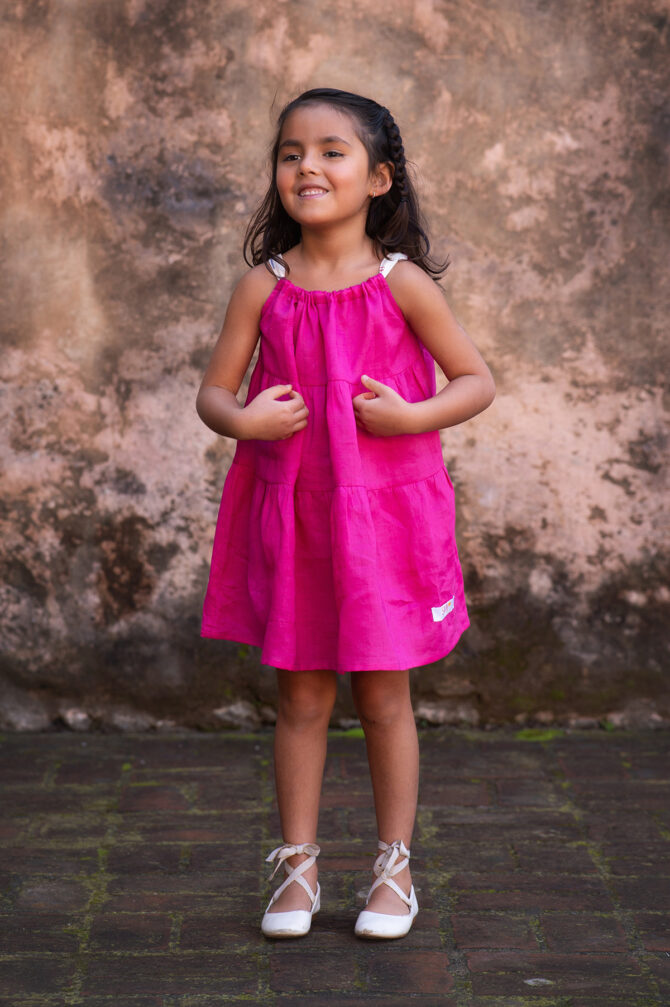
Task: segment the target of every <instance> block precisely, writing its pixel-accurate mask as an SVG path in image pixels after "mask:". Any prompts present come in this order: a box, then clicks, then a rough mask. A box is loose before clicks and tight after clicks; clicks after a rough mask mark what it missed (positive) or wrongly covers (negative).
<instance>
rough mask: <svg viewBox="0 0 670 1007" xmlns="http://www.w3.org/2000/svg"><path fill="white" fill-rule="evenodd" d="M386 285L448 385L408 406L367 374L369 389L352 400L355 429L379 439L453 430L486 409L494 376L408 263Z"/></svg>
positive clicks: (434, 289)
mask: <svg viewBox="0 0 670 1007" xmlns="http://www.w3.org/2000/svg"><path fill="white" fill-rule="evenodd" d="M389 287H390V288H391V292H392V293H393V296H394V298H395V300H396V301H397V303H398V306H399V308H400V310H401V311H402V313H403V314H404V316H405V318H406V319H407V322H408V324H409V325H410V327H411V329H412V331H413V332H415V333H416V335H417V336H418V338H419V339H420V340H421V342H422V343H423V345H424V346H425V347H426V348H427V350H428V352H429V353H430V354H431V355H432V357H433V358H434V359H435V360H436V361H437V363H438V364H439V365H440V367H441V368H442V370H443V371H444V374H445V376H446V378H447V379H448V381H449V384H448V385H447V386H446V388H443V389H442V390H441V391H439V392H438V393H437V394H436V395H434V396H432V397H431V398H429V399H426V400H425V401H424V402H406V401H405V399H403V398H402V397H401V396H400V395H398V394H397V392H395V391H394V390H393V389H392V388H389V387H388V386H387V385H383V384H381V383H380V382H379V381H376V380H375V379H374V375H370V376H367V375H366V376H364V377H363V378H362V381H363V384H364V385H365V386H366V387H367V388H369V389H370V391H368V392H364V393H363V394H362V395H357V396H356V398H355V399H354V412H355V414H356V420H357V422H358V424H359V426H362V427H363V428H364V429H365V430H367V431H368V432H369V433H372V434H377V435H379V436H384V435H386V436H388V435H390V434H400V433H415V434H416V433H424V432H425V431H428V430H441V429H443V428H444V427H452V426H456V425H457V424H458V423H463V422H464V421H465V420H468V419H470V418H471V417H472V416H476V415H477V413H480V412H482V411H483V410H484V409H486V408H487V406H489V405H490V404H491V402H492V401H493V399H494V396H495V384H494V381H493V377H492V376H491V372H490V371H489V369H488V367H487V366H486V364H485V363H484V360H483V359H482V357H481V355H480V353H479V351H478V350H477V348H476V347H475V345H474V344H473V343H472V341H471V340H470V338H469V336H468V335H467V333H466V331H465V329H463V327H462V326H461V325H459V323H458V322H457V321H456V319H455V318H454V316H453V314H452V312H451V310H450V308H449V305H448V304H447V302H446V300H445V298H444V295H443V294H442V291H441V290H440V289H439V287H438V286H437V285H436V284H435V283H434V281H433V280H431V279H430V277H429V276H428V275H427V274H426V273H424V272H423V270H422V269H420V268H419V267H418V266H416V265H414V264H413V263H410V262H399V263H398V264H397V265H396V266H395V267H394V269H393V271H392V272H391V273H390V274H389ZM371 379H372V380H371Z"/></svg>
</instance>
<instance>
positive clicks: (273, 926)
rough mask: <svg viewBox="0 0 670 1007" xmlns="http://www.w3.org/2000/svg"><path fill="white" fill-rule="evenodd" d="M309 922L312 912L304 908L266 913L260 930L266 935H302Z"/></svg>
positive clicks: (309, 924) (307, 929)
mask: <svg viewBox="0 0 670 1007" xmlns="http://www.w3.org/2000/svg"><path fill="white" fill-rule="evenodd" d="M311 924H312V914H311V913H310V912H307V910H306V909H296V910H294V911H293V912H291V913H266V914H265V916H264V917H263V920H262V922H261V930H262V932H263V933H264V934H265V936H266V937H304V936H305V934H308V933H309V928H310V926H311Z"/></svg>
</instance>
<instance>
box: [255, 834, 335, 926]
mask: <svg viewBox="0 0 670 1007" xmlns="http://www.w3.org/2000/svg"><path fill="white" fill-rule="evenodd" d="M320 852H321V849H320V848H319V847H318V846H317V845H316V843H298V844H296V845H294V846H292V845H291V844H289V843H284V845H283V846H278V847H277V849H276V850H273V851H272V853H271V854H270V856H269V857H266V860H267V862H268V863H272V861H273V860H276V861H277V863H276V865H275V869H274V871H273V872H272V874H271V875H270V880H272V878H274V876H275V874H276V873H277V871H278V870H279V868H280V867H281V865H282V864H283V865H284V870H285V871H286V874H287V878H286V880H285V881H284V882H283V884H281V885H280V886H279V888H278V889H277V891H276V892H275V893H274V895H273V896H272V898H271V899H270V901H269V902H268V907H267V909H266V910H265V915H264V916H263V919H262V921H261V931H262V932H263V933H264V934H265V936H266V937H304V936H305V934H308V933H309V930H310V927H311V925H312V917H313V916H314V913H318V911H319V909H320V908H321V887H320V885H319V884H318V883H317V886H316V892H313V891H312V889H311V888H310V886H309V883H308V882H307V881H306V880H305V879H304V878H303V877H302V875H303V874H304V873H305V871H307V870H309V868H310V867H311V866H312V864H314V863H316V858H317V857H318V855H319V853H320ZM296 853H307V854H309V856H308V858H307V860H304V861H303V862H302V863H301V864H298V866H297V867H291V866H290V865H289V863H288V862H287V858H288V857H293V856H295V855H296ZM293 882H296V883H297V884H299V885H300V886H301V888H304V890H305V891H306V893H307V895H308V896H309V900H310V902H311V903H312V906H311V909H294V910H292V911H291V912H289V913H271V912H270V911H269V910H270V906H271V905H272V904H273V903H274V902H276V901H277V899H278V898H279V896H280V895H281V893H282V892H283V891H285V889H286V888H288V886H289V885H290V884H292V883H293Z"/></svg>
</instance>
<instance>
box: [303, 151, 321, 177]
mask: <svg viewBox="0 0 670 1007" xmlns="http://www.w3.org/2000/svg"><path fill="white" fill-rule="evenodd" d="M316 171H317V168H316V165H315V159H314V154H313V153H312V152H311V151H309V150H306V151H304V153H303V155H302V157H301V159H300V174H301V175H313V174H315V172H316Z"/></svg>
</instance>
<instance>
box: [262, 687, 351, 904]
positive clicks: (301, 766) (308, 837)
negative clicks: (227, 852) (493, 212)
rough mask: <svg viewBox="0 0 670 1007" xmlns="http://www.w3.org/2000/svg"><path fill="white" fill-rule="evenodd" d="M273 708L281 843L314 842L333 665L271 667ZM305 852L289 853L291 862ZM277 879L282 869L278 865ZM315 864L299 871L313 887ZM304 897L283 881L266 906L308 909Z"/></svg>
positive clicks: (333, 691)
mask: <svg viewBox="0 0 670 1007" xmlns="http://www.w3.org/2000/svg"><path fill="white" fill-rule="evenodd" d="M277 682H278V685H279V709H278V711H277V726H276V729H275V742H274V761H275V786H276V790H277V804H278V806H279V819H280V822H281V829H282V836H283V837H284V842H285V843H315V842H316V830H317V825H318V820H319V798H320V796H321V783H322V780H323V767H324V763H325V760H326V744H327V739H328V723H329V721H330V715H331V713H332V712H333V705H334V703H335V695H336V691H337V678H336V675H335V672H334V671H283V670H281V669H280V670H278V671H277ZM306 859H307V856H306V855H305V854H298V855H297V856H295V857H291V858H290V859H289V861H288V863H289V864H290V865H291V866H292V867H297V866H298V864H301V863H302V862H303V860H306ZM280 872H281V878H280V875H279V874H278V875H277V879H278V880H283V879H284V877H285V874H284V872H283V868H282V869H280ZM317 875H318V869H317V866H316V864H315V865H314V866H313V867H311V868H310V869H309V871H307V872H306V873H305V874H304V875H303V876H304V878H305V880H306V881H307V882H308V883H309V885H310V887H311V889H312V891H316V881H317ZM309 908H310V904H309V899H308V897H307V894H306V892H305V891H303V889H302V888H301V887H300V885H297V884H293V885H289V886H288V888H287V889H286V891H284V892H283V893H282V894H281V895H280V896H279V898H278V899H277V901H276V902H275V903H274V904H273V906H272V909H271V910H270V911H271V912H291V911H292V910H294V909H309Z"/></svg>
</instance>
